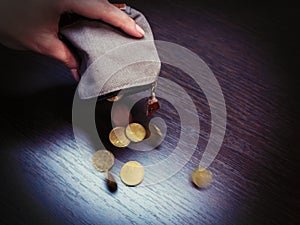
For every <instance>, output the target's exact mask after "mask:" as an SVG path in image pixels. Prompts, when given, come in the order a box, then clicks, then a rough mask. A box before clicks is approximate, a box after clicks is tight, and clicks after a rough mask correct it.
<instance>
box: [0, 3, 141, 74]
mask: <svg viewBox="0 0 300 225" xmlns="http://www.w3.org/2000/svg"><path fill="white" fill-rule="evenodd" d="M65 12H71V13H77V14H80V15H82V16H85V17H88V18H91V19H100V20H103V21H105V22H107V23H109V24H111V25H114V26H116V27H118V28H120V29H122V30H123V31H125V32H126V33H128V34H129V35H132V36H134V37H137V38H141V37H143V36H144V31H143V30H142V29H141V28H140V27H139V26H138V25H137V24H136V23H135V21H134V20H133V19H131V18H130V17H129V16H128V15H127V14H125V13H124V12H122V11H121V10H119V9H118V8H117V7H115V6H113V5H112V4H110V3H109V2H108V1H106V0H27V1H21V0H1V1H0V15H1V17H2V18H1V21H0V42H1V43H2V44H3V45H5V46H6V47H9V48H14V49H19V50H32V51H35V52H38V53H41V54H44V55H48V56H51V57H53V58H56V59H58V60H60V61H62V62H63V63H64V64H65V65H66V66H67V67H68V68H69V69H70V70H71V72H72V74H73V76H74V78H75V79H76V80H79V75H78V70H77V69H78V66H79V65H78V62H77V61H76V58H75V57H74V55H73V54H72V53H71V51H70V50H69V49H68V47H67V46H66V45H65V44H64V43H63V42H62V41H61V40H60V39H59V38H58V29H59V28H58V23H59V19H60V16H61V14H63V13H65Z"/></svg>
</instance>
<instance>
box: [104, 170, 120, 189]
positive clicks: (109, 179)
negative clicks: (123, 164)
mask: <svg viewBox="0 0 300 225" xmlns="http://www.w3.org/2000/svg"><path fill="white" fill-rule="evenodd" d="M106 186H107V188H108V190H109V191H110V192H115V191H117V189H118V184H117V182H116V180H115V178H114V177H113V175H112V174H111V173H110V172H109V171H108V170H106Z"/></svg>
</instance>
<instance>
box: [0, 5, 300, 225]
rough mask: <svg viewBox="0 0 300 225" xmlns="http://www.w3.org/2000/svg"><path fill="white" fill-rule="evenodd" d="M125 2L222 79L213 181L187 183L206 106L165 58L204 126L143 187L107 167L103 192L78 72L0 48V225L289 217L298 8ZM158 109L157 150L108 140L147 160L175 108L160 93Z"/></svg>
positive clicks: (171, 133) (164, 148)
mask: <svg viewBox="0 0 300 225" xmlns="http://www.w3.org/2000/svg"><path fill="white" fill-rule="evenodd" d="M128 3H130V5H132V6H134V7H135V8H137V9H139V10H140V11H142V12H143V13H144V14H145V15H146V17H147V18H148V20H149V22H150V24H151V26H152V29H153V33H154V35H155V38H156V39H158V40H164V41H170V42H174V43H177V44H179V45H182V46H184V47H186V48H188V49H190V50H192V51H193V52H195V53H196V54H197V55H199V56H200V57H201V58H202V59H203V60H204V61H205V62H206V63H207V64H208V66H209V67H210V68H211V70H212V71H213V73H214V75H215V77H216V78H217V80H218V81H219V84H220V86H221V88H222V91H223V94H224V98H225V102H226V109H227V126H226V135H225V139H224V142H223V145H222V147H221V149H220V152H219V154H218V155H217V157H216V158H215V160H214V161H213V163H212V164H211V165H210V170H211V171H212V173H213V175H214V182H213V184H212V185H211V186H210V187H209V188H207V189H205V190H199V189H197V188H195V187H194V186H193V185H192V184H191V182H190V174H191V172H192V170H193V169H194V168H195V167H197V166H198V164H199V161H200V158H201V155H202V154H203V151H204V149H205V146H206V145H207V142H208V138H209V133H210V129H211V125H210V120H211V116H210V109H209V106H208V103H207V99H206V97H205V95H204V93H203V91H201V89H199V87H198V86H196V84H195V82H193V81H192V80H190V79H188V76H187V75H186V74H184V72H182V71H180V70H179V69H177V68H174V67H171V66H168V65H163V67H162V72H161V76H162V77H164V78H166V79H170V80H172V81H174V82H176V83H177V84H178V85H180V86H181V87H183V88H184V89H185V90H186V91H187V93H188V94H189V95H190V96H191V97H192V98H193V100H194V103H195V105H196V106H197V110H198V115H197V116H198V117H199V122H200V124H201V126H200V131H198V132H199V142H198V145H197V149H196V151H195V152H194V154H193V156H192V158H191V159H190V160H189V161H188V162H187V163H186V164H185V165H183V167H182V169H181V170H179V171H178V172H177V173H176V174H174V175H173V176H171V177H170V178H168V179H165V180H164V181H162V182H160V183H157V184H155V185H150V186H146V187H126V186H125V185H124V184H123V183H122V182H121V181H120V179H119V178H118V170H116V169H115V170H112V172H113V173H114V174H115V175H116V178H117V180H118V190H117V192H115V193H110V192H109V191H108V190H107V188H106V186H105V181H104V179H103V178H104V176H103V174H100V173H98V172H97V171H95V170H94V168H93V167H92V164H91V162H90V158H88V157H87V158H86V155H89V154H90V155H91V154H92V152H93V151H95V149H86V154H85V153H84V150H82V149H78V146H77V145H76V142H75V139H74V134H73V130H72V113H71V110H72V99H73V95H74V91H75V88H76V83H75V82H73V81H72V79H71V75H70V73H69V72H68V70H67V69H66V68H65V67H64V66H63V65H62V64H61V63H59V62H57V61H55V60H52V59H49V58H47V57H44V56H39V55H36V54H33V53H28V52H17V51H12V50H8V49H6V48H4V47H2V48H1V56H0V57H1V60H0V62H1V64H0V65H1V70H2V75H1V78H0V79H1V84H2V85H1V100H2V102H1V112H0V115H1V116H0V120H1V126H0V131H1V136H0V137H1V141H0V143H1V148H0V159H1V162H0V174H1V185H0V212H1V216H0V224H298V223H299V221H300V220H299V219H300V217H299V215H300V208H299V206H300V201H299V185H298V180H299V174H298V171H299V170H298V169H299V147H300V145H299V142H298V141H299V137H300V135H299V104H300V101H299V93H298V87H299V79H298V76H299V62H300V54H299V53H300V52H299V49H300V48H299V40H300V36H299V34H298V32H297V31H298V29H299V22H300V10H299V8H296V7H294V6H293V5H288V4H286V5H274V4H273V5H267V4H265V5H264V4H262V3H260V4H257V5H256V4H254V3H253V4H251V5H249V4H241V3H239V4H238V5H236V4H234V2H233V1H229V2H226V3H223V2H221V1H199V2H198V3H195V2H192V1H157V0H153V1H148V2H147V3H145V2H142V1H129V2H128ZM178 98H180V96H178ZM182 100H184V99H182ZM109 109H110V105H109V103H100V104H99V105H98V106H97V108H96V118H97V119H96V120H97V123H98V128H99V130H100V131H99V133H100V134H101V135H100V136H102V137H103V138H104V139H105V135H106V134H107V131H106V130H108V128H107V127H104V126H105V123H107V121H108V119H107V115H109V114H108V113H109ZM157 115H158V116H161V118H163V119H164V120H165V121H166V123H167V125H168V132H167V136H166V139H165V140H164V141H163V143H162V144H161V146H160V147H159V149H155V150H153V151H151V152H146V153H141V152H134V151H130V150H115V149H112V151H113V152H114V154H115V156H116V158H117V159H118V160H120V161H122V162H126V161H128V160H134V159H136V160H138V161H139V162H141V163H142V164H144V165H147V164H149V163H153V160H154V161H155V160H156V161H160V160H164V159H166V158H167V157H168V155H169V154H170V153H171V152H172V151H173V149H174V147H175V146H176V143H177V141H178V138H179V136H178V135H179V132H180V121H179V116H178V114H177V113H176V111H175V110H174V107H173V106H172V104H171V103H170V102H168V101H167V100H163V101H162V109H161V111H160V112H159V113H158V114H157ZM102 130H103V133H102V132H101V131H102ZM105 132H106V133H105ZM189 132H191V133H193V132H195V131H192V130H191V131H189ZM108 147H109V145H108ZM187 148H188V146H187ZM147 154H148V155H147ZM182 154H184V150H183V152H182ZM149 155H150V156H151V157H150V156H149ZM168 163H169V166H170V168H172V167H173V166H175V164H176V162H168ZM164 172H165V171H162V174H163V173H164ZM148 176H150V177H149V178H151V179H155V178H156V176H157V177H159V176H161V174H151V175H149V174H148Z"/></svg>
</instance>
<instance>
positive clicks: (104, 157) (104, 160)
mask: <svg viewBox="0 0 300 225" xmlns="http://www.w3.org/2000/svg"><path fill="white" fill-rule="evenodd" d="M114 161H115V157H114V155H113V154H112V153H111V152H110V151H107V150H99V151H97V152H95V154H94V155H93V166H94V167H95V168H96V170H98V171H100V172H104V171H106V170H109V169H110V168H111V167H112V166H113V165H114Z"/></svg>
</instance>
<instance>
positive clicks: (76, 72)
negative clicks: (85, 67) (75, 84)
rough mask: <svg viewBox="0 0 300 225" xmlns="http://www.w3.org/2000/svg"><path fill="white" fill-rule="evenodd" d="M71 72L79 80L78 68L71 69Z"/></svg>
mask: <svg viewBox="0 0 300 225" xmlns="http://www.w3.org/2000/svg"><path fill="white" fill-rule="evenodd" d="M71 73H72V75H73V77H74V79H75V80H76V81H79V73H78V70H77V69H71Z"/></svg>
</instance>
